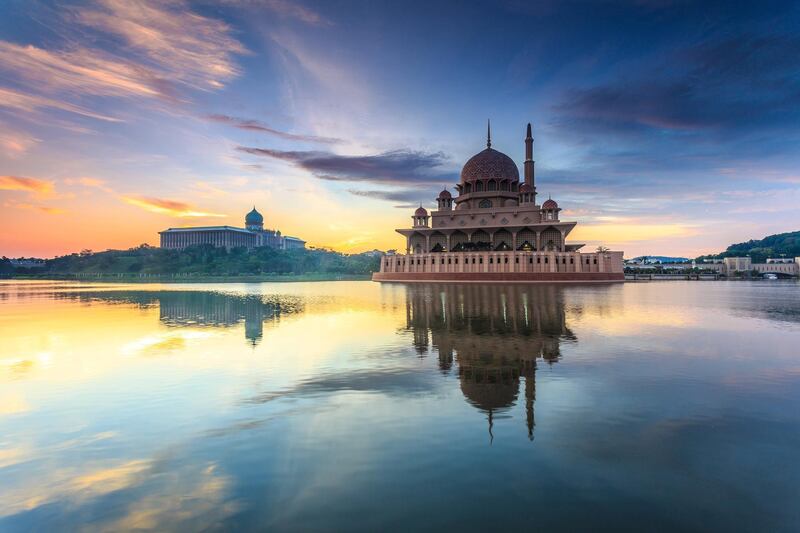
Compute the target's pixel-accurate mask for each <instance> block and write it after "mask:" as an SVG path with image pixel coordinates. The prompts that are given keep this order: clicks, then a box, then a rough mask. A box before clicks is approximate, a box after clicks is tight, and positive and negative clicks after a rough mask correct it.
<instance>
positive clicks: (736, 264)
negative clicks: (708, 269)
mask: <svg viewBox="0 0 800 533" xmlns="http://www.w3.org/2000/svg"><path fill="white" fill-rule="evenodd" d="M723 265H724V270H723V273H724V274H725V275H727V276H732V275H734V274H736V272H753V271H755V272H758V273H759V274H778V275H782V276H795V277H796V276H800V257H795V258H794V260H789V259H767V262H766V263H753V261H752V259H750V258H749V257H726V258H725V259H724V260H723Z"/></svg>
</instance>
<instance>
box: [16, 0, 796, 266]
mask: <svg viewBox="0 0 800 533" xmlns="http://www.w3.org/2000/svg"><path fill="white" fill-rule="evenodd" d="M424 5H425V8H424V15H423V14H421V11H420V9H413V8H412V6H410V5H409V4H408V3H404V2H398V3H373V2H364V3H362V2H347V3H342V4H334V3H330V2H314V1H308V2H292V1H289V0H225V1H223V2H215V1H212V0H198V1H192V2H189V1H185V0H149V1H141V2H139V1H137V2H134V1H127V0H69V1H66V2H58V3H56V2H50V1H46V0H41V1H32V2H29V1H23V0H10V1H8V2H4V3H3V4H2V6H0V227H2V228H3V231H2V233H0V256H8V257H20V256H26V257H29V256H31V257H53V256H57V255H63V254H68V253H72V252H79V251H81V250H84V249H91V250H94V251H100V250H104V249H110V248H112V249H124V248H129V247H134V246H138V245H139V244H142V243H147V244H150V245H158V232H159V231H162V230H165V229H167V228H170V227H183V226H208V225H230V226H237V227H241V226H242V225H243V220H244V215H245V214H246V213H247V212H248V211H249V210H250V209H252V208H253V206H255V207H256V208H257V209H258V210H259V211H260V212H261V213H262V214H263V215H264V218H265V220H264V226H265V227H266V228H274V229H279V230H280V231H281V232H282V233H283V234H284V235H292V236H296V237H299V238H301V239H304V240H305V241H307V244H308V245H309V246H315V247H324V248H331V249H334V250H338V251H342V252H348V253H354V252H362V251H368V250H372V249H379V250H387V249H390V248H401V249H402V248H403V247H404V242H405V241H404V239H403V237H401V236H400V235H398V234H397V233H395V231H394V229H395V228H401V227H406V226H408V225H409V223H410V216H411V214H412V212H413V210H414V208H416V207H417V206H418V205H420V204H422V205H424V206H426V207H428V208H432V207H434V206H435V198H436V195H437V193H438V192H439V191H441V190H442V188H444V187H447V188H449V189H450V190H451V191H452V190H453V186H454V185H455V184H456V183H457V182H458V179H459V172H460V170H461V167H462V165H463V164H464V163H465V162H466V161H467V159H468V158H469V157H470V156H472V155H473V154H475V153H476V152H478V151H480V150H482V149H483V147H484V143H485V139H484V136H485V128H486V119H487V118H491V120H492V146H493V147H495V148H497V149H498V150H500V151H502V152H504V153H506V154H508V155H509V156H510V157H511V158H513V159H514V161H515V162H516V163H517V165H518V166H519V167H520V169H521V168H522V161H523V153H524V152H523V148H524V146H523V139H524V136H525V125H526V124H527V123H528V122H532V123H533V136H534V138H535V156H534V158H535V160H536V186H537V189H538V192H539V201H540V202H541V201H544V200H545V199H547V197H548V196H549V195H550V196H552V197H553V198H554V199H556V200H558V203H559V205H560V206H561V207H563V212H562V219H563V220H567V221H572V220H575V221H578V222H579V224H578V226H577V228H576V230H575V232H574V233H572V234H571V235H570V239H571V241H572V242H574V243H585V244H586V250H589V249H594V248H595V247H596V246H598V245H603V246H608V247H611V248H612V249H615V250H624V251H625V256H626V257H633V256H636V255H642V254H648V255H649V254H659V255H675V256H685V257H695V256H698V255H700V254H706V253H714V252H719V251H722V250H724V249H725V248H726V247H727V246H728V245H729V244H731V243H734V242H742V241H746V240H748V239H754V238H761V237H764V236H766V235H769V234H773V233H780V232H787V231H796V230H798V229H800V216H798V210H797V205H800V188H798V185H800V175H798V172H797V168H798V165H800V152H798V151H797V149H796V147H797V142H798V140H800V139H798V137H800V126H798V125H800V116H798V115H800V108H798V107H797V106H796V103H795V100H796V94H797V90H798V88H800V87H799V86H798V84H799V83H800V82H799V81H798V76H797V72H798V71H799V70H798V63H797V59H796V58H797V57H800V37H799V36H798V33H797V31H796V28H797V23H798V19H799V18H800V17H799V15H800V13H799V9H800V8H798V6H797V5H793V4H791V3H786V4H779V5H777V6H776V9H771V10H764V9H760V8H759V7H758V6H755V5H753V6H749V7H748V6H744V7H741V8H740V9H738V10H736V11H733V10H731V9H730V6H729V5H728V4H727V3H725V2H719V3H717V2H704V3H701V4H688V5H684V4H682V3H677V4H674V5H673V4H672V3H670V2H623V1H621V2H598V3H581V2H578V3H573V2H550V1H547V2H542V3H536V2H533V3H531V4H530V6H528V5H527V4H524V3H519V2H513V1H508V2H500V3H499V4H498V3H493V2H485V3H484V2H477V3H473V4H470V5H464V4H462V3H455V2H453V3H450V2H435V3H433V4H432V5H429V4H424ZM721 14H724V15H725V16H721ZM718 15H719V16H718ZM710 20H711V21H714V22H713V23H712V24H711V25H710V26H709V24H710V23H709V21H710Z"/></svg>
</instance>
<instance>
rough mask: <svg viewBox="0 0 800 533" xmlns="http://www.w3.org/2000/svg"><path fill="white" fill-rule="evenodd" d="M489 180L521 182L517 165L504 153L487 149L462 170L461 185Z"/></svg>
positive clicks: (474, 157)
mask: <svg viewBox="0 0 800 533" xmlns="http://www.w3.org/2000/svg"><path fill="white" fill-rule="evenodd" d="M488 179H495V180H511V181H519V170H518V169H517V164H516V163H514V160H513V159H511V158H510V157H508V156H507V155H506V154H504V153H503V152H498V151H497V150H494V149H492V148H487V149H486V150H484V151H482V152H478V153H477V154H475V155H474V156H472V157H471V158H470V159H469V161H467V163H466V164H465V165H464V168H462V169H461V183H467V182H469V181H476V180H488Z"/></svg>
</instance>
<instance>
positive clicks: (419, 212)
mask: <svg viewBox="0 0 800 533" xmlns="http://www.w3.org/2000/svg"><path fill="white" fill-rule="evenodd" d="M414 216H415V217H426V216H428V210H427V209H425V208H424V207H422V206H419V207H418V208H417V210H416V211H414Z"/></svg>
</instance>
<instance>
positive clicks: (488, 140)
mask: <svg viewBox="0 0 800 533" xmlns="http://www.w3.org/2000/svg"><path fill="white" fill-rule="evenodd" d="M491 147H492V121H491V120H489V119H488V118H487V119H486V148H491Z"/></svg>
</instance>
